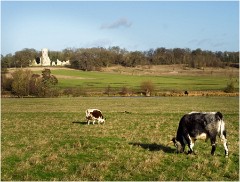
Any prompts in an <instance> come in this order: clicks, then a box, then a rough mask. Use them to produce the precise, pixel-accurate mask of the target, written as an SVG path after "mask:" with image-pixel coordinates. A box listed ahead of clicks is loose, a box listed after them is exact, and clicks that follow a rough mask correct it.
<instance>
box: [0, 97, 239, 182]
mask: <svg viewBox="0 0 240 182" xmlns="http://www.w3.org/2000/svg"><path fill="white" fill-rule="evenodd" d="M1 106H2V115H1V117H2V123H1V180H3V181H5V180H11V181H18V180H20V181H23V180H28V181H37V180H44V181H46V180H63V181H80V180H81V181H82V180H88V181H91V180H105V181H106V180H121V181H124V180H146V181H148V180H151V181H153V180H164V181H168V180H172V181H174V180H177V181H179V180H190V181H192V180H200V181H203V180H209V181H211V180H214V181H218V180H221V181H228V180H230V181H237V180H239V110H238V109H239V98H238V97H148V98H146V97H76V98H51V99H49V98H48V99H45V98H24V99H16V98H14V99H8V98H4V99H2V102H1ZM87 108H99V109H101V110H102V111H103V114H104V116H105V117H106V118H107V120H106V123H105V124H104V125H86V122H85V113H84V112H85V110H86V109H87ZM126 111H127V112H126ZM190 111H220V112H222V113H223V115H224V118H225V121H226V128H227V138H228V142H229V143H228V144H229V158H225V157H224V148H223V146H222V143H221V141H220V139H218V140H217V142H218V145H217V149H216V154H215V156H211V154H210V151H211V146H210V142H209V141H208V142H204V141H200V140H199V141H197V142H196V145H195V151H196V153H197V155H186V154H176V153H175V148H174V147H173V146H172V145H167V144H168V142H169V141H170V140H171V138H172V137H173V136H175V134H176V130H177V127H178V123H179V120H180V118H181V117H182V115H183V114H185V113H188V112H190Z"/></svg>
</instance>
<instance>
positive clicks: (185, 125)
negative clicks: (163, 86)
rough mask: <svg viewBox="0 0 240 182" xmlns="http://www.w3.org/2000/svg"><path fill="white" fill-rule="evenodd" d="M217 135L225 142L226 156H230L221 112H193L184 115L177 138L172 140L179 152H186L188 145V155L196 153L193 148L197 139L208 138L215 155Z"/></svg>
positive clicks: (212, 152)
mask: <svg viewBox="0 0 240 182" xmlns="http://www.w3.org/2000/svg"><path fill="white" fill-rule="evenodd" d="M217 135H218V136H219V137H220V138H221V140H222V141H223V146H224V149H225V156H226V157H227V156H228V146H227V138H226V130H225V122H224V120H223V115H222V114H221V113H220V112H191V113H189V114H186V115H184V116H183V117H182V118H181V120H180V122H179V126H178V130H177V136H176V138H175V137H174V138H173V139H172V142H173V143H174V145H175V147H176V148H177V152H184V149H185V145H186V144H187V145H188V148H189V151H188V154H191V153H194V152H193V146H194V142H195V141H196V140H197V139H205V140H207V139H208V138H209V139H210V141H211V145H212V151H211V154H212V155H214V152H215V150H216V143H215V142H216V137H217Z"/></svg>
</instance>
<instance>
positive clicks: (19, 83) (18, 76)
mask: <svg viewBox="0 0 240 182" xmlns="http://www.w3.org/2000/svg"><path fill="white" fill-rule="evenodd" d="M31 76H32V72H31V70H23V69H18V70H16V71H15V72H13V73H12V77H13V82H12V92H13V93H14V94H15V95H17V96H18V97H23V96H28V95H29V93H30V92H29V82H30V79H31Z"/></svg>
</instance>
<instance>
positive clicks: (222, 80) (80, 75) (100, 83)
mask: <svg viewBox="0 0 240 182" xmlns="http://www.w3.org/2000/svg"><path fill="white" fill-rule="evenodd" d="M51 72H52V74H53V75H56V76H57V77H58V80H59V87H61V88H66V87H81V88H85V89H91V90H93V89H98V90H99V89H100V90H104V89H105V88H107V87H108V86H109V85H110V86H111V88H115V89H119V88H122V87H129V88H131V89H135V90H136V89H139V88H140V85H141V83H142V82H143V81H148V80H150V81H152V82H153V83H154V85H155V86H156V90H158V91H169V90H180V91H182V90H223V89H224V88H225V87H226V85H227V82H228V80H229V76H228V75H226V74H222V75H201V74H197V73H196V74H195V75H194V74H193V75H127V74H121V73H118V72H117V73H109V72H84V71H79V70H72V69H53V70H52V71H51ZM38 73H40V71H38ZM66 76H67V77H66ZM236 82H237V83H238V79H237V81H236ZM236 85H237V86H236V88H238V84H236Z"/></svg>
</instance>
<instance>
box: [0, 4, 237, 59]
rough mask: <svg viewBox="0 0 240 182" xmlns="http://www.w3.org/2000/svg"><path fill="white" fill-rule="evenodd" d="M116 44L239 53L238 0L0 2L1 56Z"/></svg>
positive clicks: (131, 46)
mask: <svg viewBox="0 0 240 182" xmlns="http://www.w3.org/2000/svg"><path fill="white" fill-rule="evenodd" d="M112 46H119V47H120V48H125V49H127V50H128V51H135V50H138V51H147V50H149V49H156V48H159V47H165V48H168V49H173V48H183V49H185V48H189V49H191V50H195V49H197V48H200V49H202V50H210V51H214V52H215V51H239V2H238V1H151V2H148V1H139V2H136V1H88V2H87V1H22V2H21V1H1V54H3V55H6V54H8V53H12V54H14V53H15V52H16V51H20V50H22V49H24V48H33V49H36V50H38V51H40V50H41V49H42V48H48V49H49V50H55V51H61V50H63V49H65V48H91V47H104V48H109V47H112Z"/></svg>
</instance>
